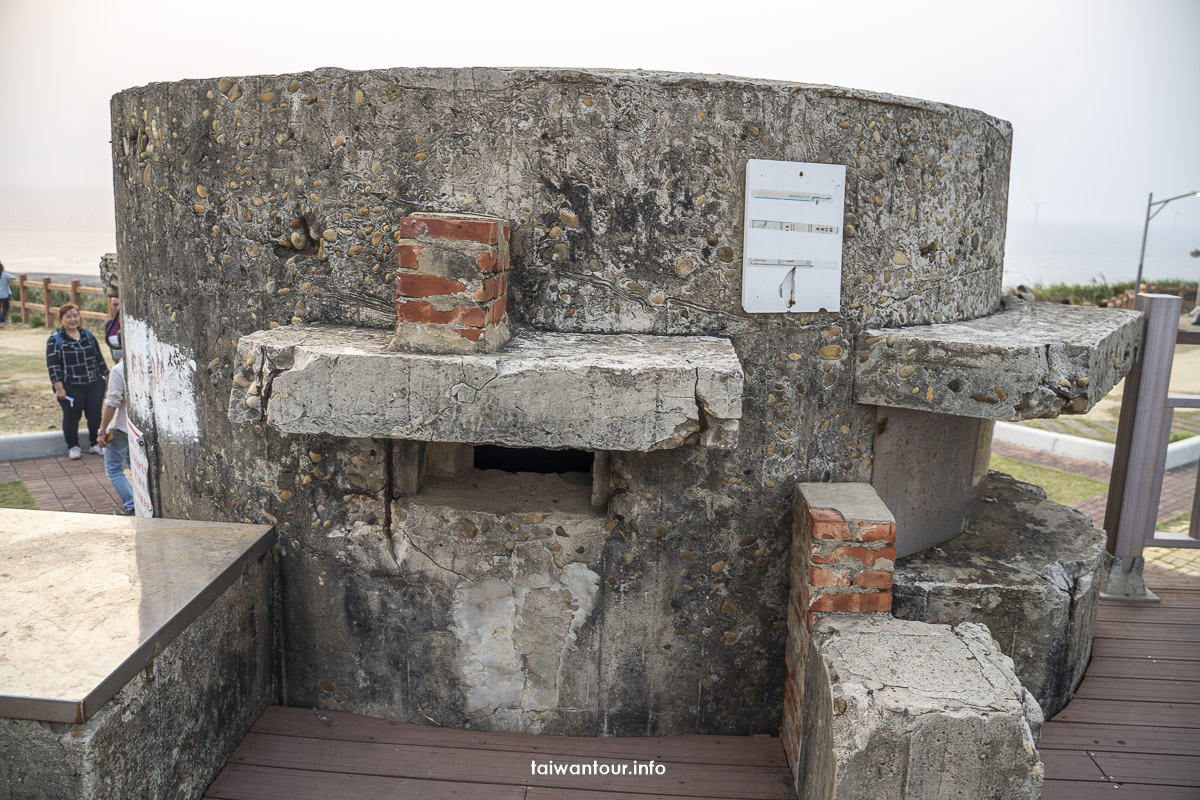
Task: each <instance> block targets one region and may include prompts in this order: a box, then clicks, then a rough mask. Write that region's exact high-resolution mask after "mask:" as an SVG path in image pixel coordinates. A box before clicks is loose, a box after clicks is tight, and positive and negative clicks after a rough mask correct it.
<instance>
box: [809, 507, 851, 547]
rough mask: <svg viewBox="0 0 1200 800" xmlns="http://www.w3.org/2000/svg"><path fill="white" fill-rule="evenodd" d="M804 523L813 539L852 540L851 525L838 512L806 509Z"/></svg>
mask: <svg viewBox="0 0 1200 800" xmlns="http://www.w3.org/2000/svg"><path fill="white" fill-rule="evenodd" d="M804 523H805V526H806V527H807V529H808V535H809V536H810V537H812V538H813V539H850V538H852V537H851V535H850V524H849V523H848V522H846V520H844V519H842V515H841V514H839V513H837V512H836V511H828V510H826V509H820V508H809V507H808V506H805V507H804Z"/></svg>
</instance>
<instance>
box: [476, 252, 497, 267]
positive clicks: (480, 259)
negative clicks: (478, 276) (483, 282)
mask: <svg viewBox="0 0 1200 800" xmlns="http://www.w3.org/2000/svg"><path fill="white" fill-rule="evenodd" d="M475 263H476V264H478V265H479V271H480V272H497V271H498V269H497V268H498V267H499V264H500V256H499V254H498V253H496V251H495V250H490V249H489V250H484V251H482V252H481V253H480V254H479V255H477V256H476V257H475Z"/></svg>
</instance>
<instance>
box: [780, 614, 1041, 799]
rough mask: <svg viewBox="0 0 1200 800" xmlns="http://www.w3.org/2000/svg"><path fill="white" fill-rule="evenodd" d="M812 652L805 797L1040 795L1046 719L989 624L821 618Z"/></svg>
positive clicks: (856, 616)
mask: <svg viewBox="0 0 1200 800" xmlns="http://www.w3.org/2000/svg"><path fill="white" fill-rule="evenodd" d="M813 646H814V648H815V653H814V656H815V657H814V658H813V659H811V660H810V663H809V664H808V665H807V667H806V669H807V670H808V672H807V673H806V676H805V678H806V686H808V687H811V691H810V692H807V693H806V703H807V704H808V705H811V707H812V708H813V711H814V713H813V714H811V715H810V717H811V721H809V720H806V723H805V729H806V730H805V733H806V737H805V740H804V750H807V751H809V752H808V753H807V754H806V755H805V756H804V771H803V772H802V773H801V775H800V786H799V788H800V792H799V794H800V796H801V797H804V798H828V799H829V800H876V798H893V797H894V798H951V797H962V798H985V797H986V798H1005V800H1012V799H1015V798H1030V800H1035V799H1036V798H1038V797H1040V796H1041V787H1042V778H1043V768H1042V764H1041V762H1040V759H1039V756H1038V752H1037V750H1036V744H1035V738H1034V730H1035V729H1036V728H1038V727H1040V724H1041V714H1040V712H1039V710H1038V708H1037V705H1036V704H1034V703H1033V702H1032V701H1030V700H1028V698H1029V693H1028V692H1026V691H1025V690H1024V689H1023V688H1022V687H1021V684H1020V683H1019V682H1018V680H1017V677H1016V675H1014V674H1013V670H1012V661H1011V660H1010V659H1009V658H1008V657H1007V656H1005V655H1004V654H1003V653H1001V652H1000V651H999V649H997V648H996V646H995V643H994V642H993V641H992V638H991V636H990V635H989V634H988V631H987V628H985V627H983V626H982V625H974V624H970V623H966V624H962V625H958V626H956V627H954V628H951V627H950V626H947V625H926V624H921V623H913V622H903V621H900V620H896V619H893V618H891V617H889V616H888V615H886V614H825V615H823V616H822V617H821V621H820V622H818V623H817V625H816V627H815V628H814V629H813ZM822 681H826V682H827V686H828V688H827V689H826V688H824V687H821V686H820V685H819V684H820V682H822ZM806 713H807V707H806Z"/></svg>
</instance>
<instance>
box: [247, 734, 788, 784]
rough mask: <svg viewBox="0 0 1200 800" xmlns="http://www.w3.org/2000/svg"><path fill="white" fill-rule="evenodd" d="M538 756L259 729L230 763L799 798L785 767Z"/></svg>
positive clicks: (518, 782)
mask: <svg viewBox="0 0 1200 800" xmlns="http://www.w3.org/2000/svg"><path fill="white" fill-rule="evenodd" d="M600 741H602V740H600ZM531 760H532V759H531V758H530V756H529V755H528V754H525V753H516V752H502V751H487V750H472V749H467V748H456V747H428V746H414V745H395V744H379V743H375V742H343V741H339V740H332V739H309V738H304V737H299V736H278V735H274V734H261V733H253V732H252V733H250V734H248V735H247V736H246V738H245V739H244V740H243V741H242V743H241V744H240V745H239V746H238V748H237V750H236V751H234V753H233V755H231V756H230V758H229V763H231V764H253V765H258V766H266V767H278V768H284V769H309V770H317V771H325V772H338V773H349V774H369V775H380V776H387V777H397V778H418V779H425V780H444V781H454V780H459V779H461V778H462V777H463V776H467V775H469V776H470V777H471V780H472V781H478V782H481V783H492V784H502V785H514V786H543V787H548V788H562V789H574V788H579V786H580V781H581V779H584V778H594V779H595V780H603V781H606V782H607V783H608V784H609V785H612V786H613V788H620V789H622V790H624V791H629V792H632V793H635V794H636V793H638V792H642V793H646V794H663V795H669V796H678V795H692V796H697V797H705V798H728V797H734V796H737V797H744V798H763V799H764V800H766V799H767V798H780V799H781V800H793V798H794V792H793V790H792V786H791V773H790V772H788V771H787V770H784V769H778V768H766V767H738V766H732V765H728V764H723V765H715V766H714V765H707V764H683V763H678V762H675V763H667V764H665V768H666V769H665V773H664V774H663V775H632V774H625V775H619V776H612V775H607V776H605V775H601V774H597V775H593V776H580V775H534V774H531V772H532V771H531V764H530V761H531ZM539 761H540V759H539ZM553 761H554V763H555V764H558V765H566V766H568V767H569V765H572V764H579V765H584V766H587V767H593V768H594V767H595V761H596V760H595V759H594V758H592V757H584V758H579V757H574V756H564V757H560V758H556V759H553ZM606 761H612V760H608V759H606ZM600 763H601V764H603V763H605V762H604V761H601V762H600ZM613 763H615V764H616V765H617V766H620V767H625V768H626V769H628V770H632V769H633V768H634V767H633V765H631V764H630V762H628V761H624V760H616V761H615V762H613Z"/></svg>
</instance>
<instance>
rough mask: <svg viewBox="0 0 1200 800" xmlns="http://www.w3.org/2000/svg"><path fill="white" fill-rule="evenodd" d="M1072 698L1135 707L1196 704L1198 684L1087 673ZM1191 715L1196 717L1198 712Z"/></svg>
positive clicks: (1199, 695) (1192, 681)
mask: <svg viewBox="0 0 1200 800" xmlns="http://www.w3.org/2000/svg"><path fill="white" fill-rule="evenodd" d="M1075 696H1076V697H1083V698H1091V699H1096V700H1125V701H1134V702H1139V703H1200V681H1194V680H1180V681H1171V680H1165V681H1164V680H1150V679H1137V680H1130V679H1129V678H1101V677H1095V676H1093V675H1092V674H1091V673H1090V672H1089V673H1088V676H1087V677H1086V678H1084V680H1083V683H1082V684H1080V686H1079V690H1078V691H1077V692H1075ZM1194 713H1195V714H1196V715H1197V716H1200V711H1195V712H1194Z"/></svg>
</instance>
